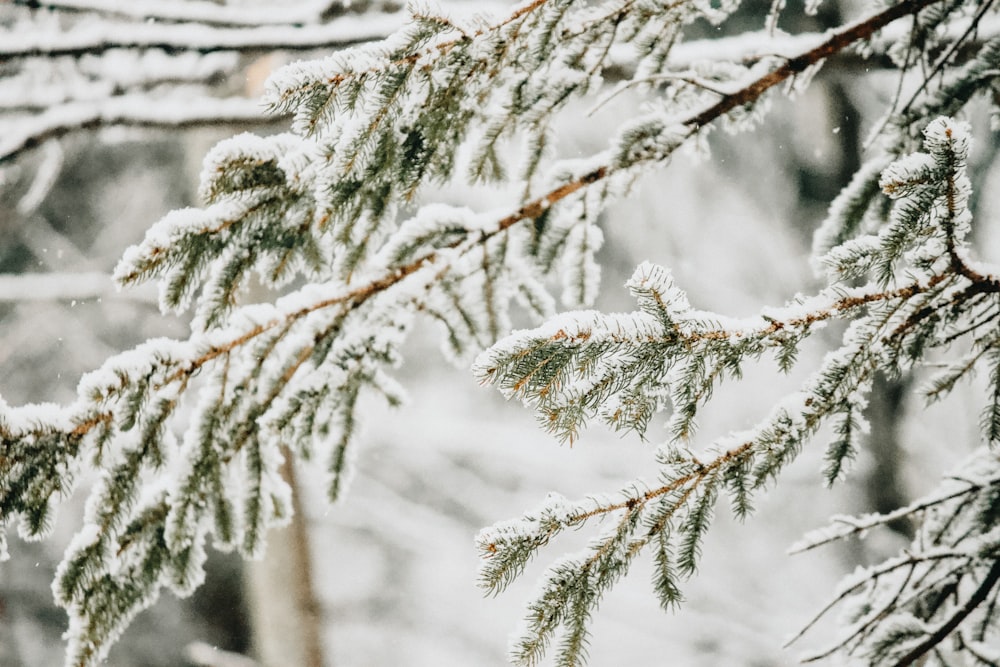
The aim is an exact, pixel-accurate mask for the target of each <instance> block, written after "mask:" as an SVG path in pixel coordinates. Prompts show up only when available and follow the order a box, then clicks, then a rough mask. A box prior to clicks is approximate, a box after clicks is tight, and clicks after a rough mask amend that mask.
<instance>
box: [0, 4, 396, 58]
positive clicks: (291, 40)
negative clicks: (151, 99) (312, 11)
mask: <svg viewBox="0 0 1000 667" xmlns="http://www.w3.org/2000/svg"><path fill="white" fill-rule="evenodd" d="M406 19H407V17H406V15H405V14H404V13H403V12H394V13H381V14H366V15H365V16H364V17H363V18H361V17H353V16H345V17H342V18H339V19H337V20H336V21H333V22H330V23H328V24H323V25H306V26H301V27H295V26H269V27H253V28H216V27H212V26H209V25H201V24H190V23H189V24H158V23H128V24H122V23H101V24H87V25H84V26H80V27H77V28H74V29H71V30H68V31H66V32H30V31H29V32H21V33H11V32H7V33H6V34H4V35H3V38H2V39H0V63H2V62H4V61H7V60H13V59H19V58H57V57H73V58H78V57H80V56H84V55H99V54H102V53H104V52H105V51H109V50H111V49H143V50H145V49H160V50H163V51H166V52H167V53H171V54H176V53H188V52H195V53H215V52H217V51H238V52H241V53H261V52H270V51H276V50H284V51H309V50H313V49H335V48H344V47H347V46H352V45H355V44H362V43H365V42H372V41H378V40H381V39H385V38H386V37H387V36H389V35H390V34H392V33H393V32H395V31H396V30H398V29H399V28H401V27H402V26H403V25H405V23H406ZM123 27H125V28H126V29H124V30H123Z"/></svg>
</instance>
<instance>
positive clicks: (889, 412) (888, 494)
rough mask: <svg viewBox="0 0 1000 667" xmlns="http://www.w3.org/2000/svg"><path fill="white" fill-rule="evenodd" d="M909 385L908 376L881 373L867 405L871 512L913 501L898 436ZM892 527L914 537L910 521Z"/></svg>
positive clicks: (867, 488) (868, 503)
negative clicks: (904, 482) (869, 437)
mask: <svg viewBox="0 0 1000 667" xmlns="http://www.w3.org/2000/svg"><path fill="white" fill-rule="evenodd" d="M910 385H911V380H910V378H908V377H894V378H889V377H886V376H885V375H883V374H881V373H880V374H879V375H877V376H876V378H875V385H874V387H872V394H871V399H870V401H869V403H868V421H869V423H870V424H871V454H872V465H871V467H870V468H869V469H868V470H867V471H866V472H867V475H866V477H865V480H864V482H865V496H866V499H865V506H866V507H869V508H871V509H870V510H869V511H875V512H880V513H886V512H891V511H893V510H895V509H898V508H900V507H902V506H903V505H906V504H907V503H909V502H910V498H909V497H908V495H907V493H906V489H905V488H904V485H903V480H902V475H901V474H900V473H901V467H900V464H901V463H902V459H903V456H905V452H904V451H903V447H902V443H901V442H900V433H899V431H900V426H901V425H902V423H903V415H904V410H905V403H906V394H907V391H908V390H909V388H910ZM889 527H890V528H892V529H893V530H895V531H897V532H899V533H901V534H903V535H906V536H907V537H912V535H913V528H912V526H911V524H910V523H909V521H908V520H900V521H897V522H893V523H890V524H889Z"/></svg>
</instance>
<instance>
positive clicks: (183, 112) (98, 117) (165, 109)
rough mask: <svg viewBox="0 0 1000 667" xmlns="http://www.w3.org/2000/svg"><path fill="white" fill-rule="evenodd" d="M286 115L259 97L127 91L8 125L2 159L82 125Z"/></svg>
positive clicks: (184, 124) (221, 121) (264, 119)
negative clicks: (262, 103)
mask: <svg viewBox="0 0 1000 667" xmlns="http://www.w3.org/2000/svg"><path fill="white" fill-rule="evenodd" d="M281 120H283V117H282V116H280V115H272V114H268V113H267V112H266V111H265V110H264V109H263V108H262V107H261V106H260V103H259V102H257V100H251V99H247V98H244V97H229V98H217V97H201V98H194V99H192V98H186V99H163V100H156V99H151V98H150V97H149V96H146V95H122V96H118V97H111V98H108V99H105V100H99V101H96V102H73V103H70V104H65V105H62V106H59V107H54V108H52V109H49V110H48V111H47V112H45V113H43V114H41V115H39V116H38V117H36V118H33V119H31V120H30V121H28V122H26V123H23V124H22V127H20V128H12V129H9V130H8V131H7V132H6V133H5V134H6V136H3V137H0V164H3V163H5V162H10V161H11V160H13V159H14V158H16V157H17V156H18V155H20V154H21V153H24V152H26V151H29V150H31V149H33V148H36V147H38V146H40V145H41V144H43V143H45V142H46V141H50V140H52V139H59V138H60V137H63V136H65V135H67V134H70V133H72V132H77V131H79V130H96V129H100V128H104V127H136V128H147V129H185V128H192V127H206V126H226V125H246V124H247V123H276V122H279V121H281Z"/></svg>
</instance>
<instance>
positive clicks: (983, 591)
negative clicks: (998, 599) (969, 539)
mask: <svg viewBox="0 0 1000 667" xmlns="http://www.w3.org/2000/svg"><path fill="white" fill-rule="evenodd" d="M998 581H1000V559H998V560H995V561H994V562H993V566H992V567H990V571H989V572H987V573H986V577H985V578H984V579H983V581H982V583H980V584H979V588H977V589H976V590H975V592H974V593H973V594H972V595H971V596H969V599H968V600H966V601H965V604H963V605H962V606H961V607H960V608H959V609H958V611H956V612H955V613H954V614H953V615H952V617H951V618H949V619H948V621H947V622H945V623H944V624H943V625H941V627H939V628H938V629H937V630H935V631H934V632H933V633H932V634H931V635H930V636H929V637H928V638H927V639H925V640H924V641H922V642H920V643H919V644H917V646H915V647H914V648H913V649H912V650H911V651H909V652H908V653H907V654H906V655H904V656H903V657H902V658H900V659H899V660H898V661H897V662H896V664H895V667H906V666H907V665H912V664H913V663H914V662H916V661H917V660H918V659H919V658H920V657H921V656H923V655H924V654H925V653H927V651H929V650H931V649H932V648H934V647H935V646H937V645H938V644H940V643H941V642H942V641H944V640H945V638H946V637H947V636H948V635H950V634H951V632H952V630H954V629H955V628H957V627H958V626H959V625H960V624H961V623H962V621H964V620H965V618H966V617H967V616H968V615H969V614H971V613H972V612H973V611H975V609H976V607H978V606H979V605H980V604H982V603H983V602H984V601H985V600H986V598H987V597H988V596H989V594H990V591H992V590H993V587H994V586H996V585H997V582H998Z"/></svg>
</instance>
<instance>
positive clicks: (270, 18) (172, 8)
mask: <svg viewBox="0 0 1000 667" xmlns="http://www.w3.org/2000/svg"><path fill="white" fill-rule="evenodd" d="M13 4H14V5H15V6H19V7H27V8H29V9H51V10H56V11H62V12H73V13H85V12H92V13H95V14H100V15H102V16H114V17H121V18H128V19H133V20H136V21H170V22H178V23H181V22H192V23H204V24H206V25H213V26H224V27H240V26H242V27H247V26H264V25H292V26H294V25H302V24H311V23H319V22H320V17H321V15H322V13H323V11H324V10H326V9H329V7H330V4H331V3H329V2H325V1H324V2H318V3H317V2H315V1H313V2H305V3H303V2H299V3H294V2H293V3H281V4H280V5H275V6H273V7H266V6H244V5H240V6H235V7H234V6H232V5H220V4H217V3H215V2H206V1H204V0H186V1H185V2H169V1H168V2H163V1H161V0H132V1H131V2H127V3H126V2H120V0H48V1H47V2H46V1H42V0H13ZM338 4H341V5H342V4H343V3H338ZM289 5H290V6H289Z"/></svg>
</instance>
